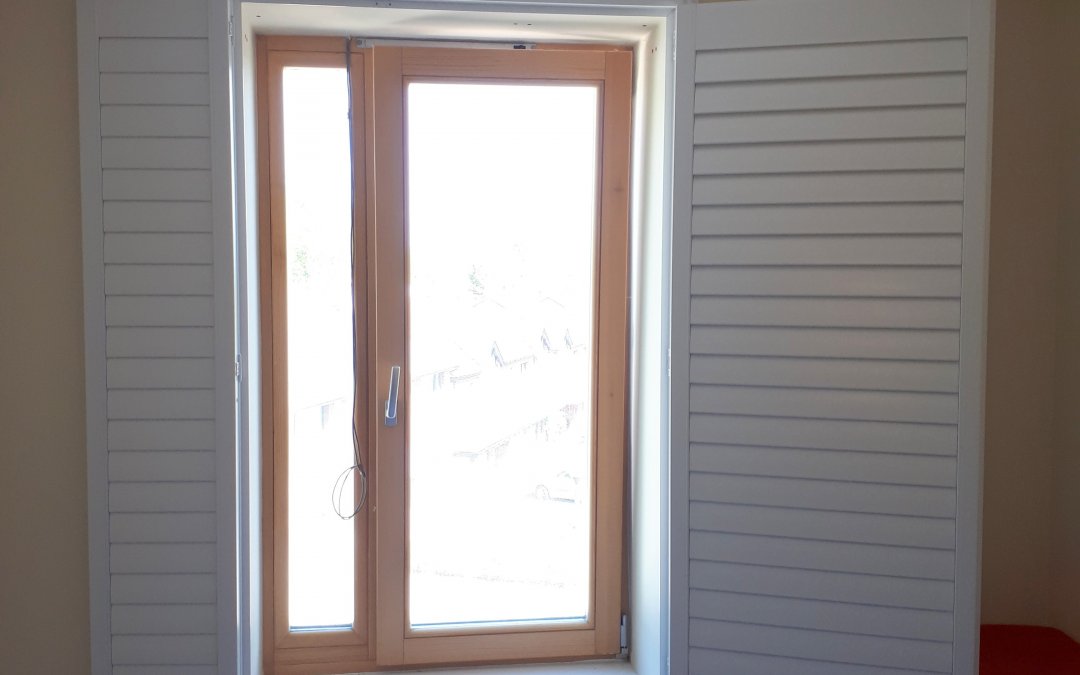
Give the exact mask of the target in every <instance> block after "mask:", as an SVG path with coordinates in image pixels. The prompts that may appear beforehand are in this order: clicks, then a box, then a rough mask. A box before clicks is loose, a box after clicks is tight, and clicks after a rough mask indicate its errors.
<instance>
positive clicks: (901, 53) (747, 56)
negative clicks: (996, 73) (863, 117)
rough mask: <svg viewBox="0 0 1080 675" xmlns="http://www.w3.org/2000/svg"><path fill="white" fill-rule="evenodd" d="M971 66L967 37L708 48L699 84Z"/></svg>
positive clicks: (698, 74)
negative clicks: (959, 38) (763, 47)
mask: <svg viewBox="0 0 1080 675" xmlns="http://www.w3.org/2000/svg"><path fill="white" fill-rule="evenodd" d="M966 65H967V44H966V42H965V41H964V40H905V41H902V42H901V41H897V42H878V43H872V42H868V43H861V44H829V45H812V46H806V47H782V48H779V49H739V50H715V51H703V52H699V53H698V55H697V68H696V71H695V72H696V79H697V81H698V83H703V82H731V81H740V80H773V79H791V78H798V77H851V76H857V75H889V74H896V75H903V74H907V73H942V72H956V71H962V70H964V68H965V67H966ZM698 91H700V88H699V89H698Z"/></svg>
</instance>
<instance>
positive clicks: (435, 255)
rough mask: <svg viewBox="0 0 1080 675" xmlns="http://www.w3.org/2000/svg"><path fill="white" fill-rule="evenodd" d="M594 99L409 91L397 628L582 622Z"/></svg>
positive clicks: (573, 91) (573, 89)
mask: <svg viewBox="0 0 1080 675" xmlns="http://www.w3.org/2000/svg"><path fill="white" fill-rule="evenodd" d="M597 91H598V90H597V88H596V87H594V86H580V85H566V86H562V85H547V86H532V85H528V86H527V85H511V84H494V85H492V84H461V83H412V84H410V85H409V86H408V90H407V134H408V178H407V182H408V194H409V197H408V213H409V221H408V266H409V291H408V299H409V324H408V325H409V344H408V359H409V360H408V366H409V378H410V379H409V404H410V409H409V411H407V413H406V420H407V425H408V443H409V450H408V471H409V474H408V476H409V477H408V500H409V522H408V528H409V530H408V541H409V567H410V569H409V621H410V623H411V625H412V626H414V627H435V626H441V627H445V626H447V625H453V624H458V625H460V624H476V623H495V622H500V623H502V622H537V621H545V620H547V621H558V620H561V621H575V620H576V621H583V620H585V619H586V618H587V615H588V610H589V590H590V584H589V578H590V545H589V543H590V539H589V537H590V511H591V493H592V490H591V487H590V485H591V477H590V471H591V457H592V452H591V447H592V443H591V434H592V424H591V419H592V362H593V330H594V329H593V321H592V316H593V304H594V295H595V294H594V281H593V279H594V254H595V239H596V210H597V206H596V187H597V166H596V161H597V160H596V157H597Z"/></svg>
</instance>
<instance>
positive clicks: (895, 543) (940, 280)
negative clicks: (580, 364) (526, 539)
mask: <svg viewBox="0 0 1080 675" xmlns="http://www.w3.org/2000/svg"><path fill="white" fill-rule="evenodd" d="M969 13H970V12H969V3H968V2H967V1H966V0H964V1H960V0H799V1H796V0H742V1H736V2H722V3H716V4H710V5H702V6H699V7H697V8H696V9H695V15H694V24H693V26H692V27H691V28H690V32H691V33H692V34H693V45H694V46H693V65H692V69H693V77H692V79H693V87H692V88H693V94H692V134H691V135H692V150H691V149H690V148H689V147H686V148H684V150H685V151H686V152H691V153H692V157H690V158H687V157H683V158H682V160H681V161H683V162H684V163H687V164H690V165H691V166H690V168H688V169H687V170H686V171H687V174H688V175H689V176H690V177H691V180H692V186H691V187H690V190H689V191H688V194H689V195H690V199H691V201H692V204H691V205H690V207H689V208H685V209H683V214H684V216H685V217H686V218H688V219H689V221H690V222H689V223H688V224H684V225H682V226H681V229H679V228H680V225H679V224H678V223H677V224H676V228H677V229H676V233H677V234H676V237H677V238H678V237H679V234H678V233H679V232H682V236H683V237H684V238H685V239H687V240H688V241H686V240H684V241H683V242H682V243H683V244H684V245H685V246H686V249H685V250H687V256H688V263H689V278H688V279H687V280H685V282H684V287H683V288H684V293H685V295H683V296H682V297H681V298H680V297H676V298H675V299H674V300H675V302H676V306H678V305H679V304H680V303H681V306H682V307H683V312H684V315H685V316H684V318H683V320H684V321H685V324H683V329H684V330H685V331H686V333H685V339H686V343H687V344H686V349H687V350H688V353H686V354H685V356H686V358H687V359H688V368H687V370H686V371H685V372H686V381H685V383H684V386H685V387H686V388H687V389H688V391H686V390H684V391H682V392H681V393H680V394H678V396H681V397H683V399H682V400H684V401H685V403H686V406H687V410H686V414H687V418H686V422H685V424H686V425H687V426H686V434H687V438H686V441H687V444H688V448H687V449H686V450H684V451H685V452H687V453H688V454H687V462H688V466H687V469H688V471H689V475H688V476H687V478H688V483H687V487H686V490H687V493H686V494H687V498H688V504H687V505H686V508H688V511H687V512H686V514H687V519H688V524H689V534H688V538H687V540H686V546H687V548H688V556H689V561H688V563H689V571H688V574H689V579H688V581H689V589H690V590H689V595H688V597H687V598H686V602H687V605H688V606H687V612H688V617H687V623H686V624H685V626H686V636H687V640H688V645H689V654H688V658H687V661H686V663H687V665H688V668H689V671H690V672H691V673H699V674H702V675H706V674H719V673H724V674H731V675H780V674H790V673H799V674H801V675H815V674H818V673H821V674H823V675H824V674H828V675H845V674H850V675H856V674H857V675H914V674H915V673H952V672H954V666H955V663H958V662H960V663H962V662H964V661H963V658H961V659H960V660H959V661H958V660H957V655H956V654H955V645H956V641H957V635H958V633H964V634H970V632H971V631H972V629H973V627H972V626H970V625H966V624H961V623H958V622H959V621H961V620H962V621H964V622H967V623H970V621H969V619H970V617H971V616H973V614H972V613H971V612H970V611H967V610H965V611H962V612H961V611H957V610H956V603H957V579H958V558H957V534H958V480H959V478H958V476H959V472H958V460H959V459H960V455H959V452H958V447H959V430H960V415H961V391H962V389H961V379H960V373H961V344H962V339H961V338H962V335H961V302H962V301H965V302H966V301H967V298H966V297H965V296H964V286H963V284H962V279H963V278H964V276H963V274H964V268H963V264H964V259H963V254H964V245H965V243H966V242H965V236H967V231H966V229H965V222H966V220H965V216H966V215H967V214H966V213H965V209H966V208H967V205H966V204H965V199H968V198H969V197H968V195H969V194H970V193H968V192H966V191H965V189H966V187H969V186H966V184H965V181H966V180H968V176H967V173H966V172H967V169H968V166H967V163H968V160H969V153H968V150H969V147H968V142H969V140H968V138H967V133H968V120H969V118H970V115H971V110H970V109H969V105H971V104H970V102H969V101H968V92H969V90H970V82H969V81H968V77H969V72H968V70H969V50H970V44H969V39H968V38H969ZM684 101H685V99H684ZM684 104H687V105H690V104H689V103H688V102H686V103H684ZM982 104H983V103H982V101H979V105H982ZM686 119H687V120H688V121H689V120H690V116H687V117H686ZM688 145H689V144H688ZM677 152H678V151H677ZM676 161H677V162H679V161H680V160H679V158H678V157H677V159H676ZM982 175H983V174H982V173H981V171H976V172H975V178H976V179H980V177H981V176H982ZM979 227H981V225H980V226H979ZM677 243H678V242H677ZM973 245H975V246H981V243H980V238H979V237H977V236H976V237H975V238H974V240H973ZM980 264H981V262H980ZM676 274H678V272H676ZM676 288H677V289H678V285H677V284H676ZM973 302H979V298H977V297H976V298H974V299H973ZM676 320H678V315H676ZM676 386H678V381H677V380H676ZM965 395H966V394H965ZM677 451H678V449H676V452H677ZM963 524H964V525H965V526H968V527H971V526H972V525H973V523H970V522H967V521H964V523H963ZM966 561H967V558H965V559H964V564H965V565H966V564H967V562H966ZM974 573H975V570H974V569H973V568H971V569H966V570H964V571H963V572H962V573H961V574H971V575H974ZM965 598H967V596H966V595H965ZM965 602H966V600H965ZM678 648H679V647H678V645H673V649H678ZM957 672H959V671H957Z"/></svg>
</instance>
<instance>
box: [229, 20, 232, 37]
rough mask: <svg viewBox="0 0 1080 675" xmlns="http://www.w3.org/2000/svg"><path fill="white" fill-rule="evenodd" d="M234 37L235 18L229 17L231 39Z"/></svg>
mask: <svg viewBox="0 0 1080 675" xmlns="http://www.w3.org/2000/svg"><path fill="white" fill-rule="evenodd" d="M232 36H233V18H232V17H231V16H230V17H229V37H230V38H232Z"/></svg>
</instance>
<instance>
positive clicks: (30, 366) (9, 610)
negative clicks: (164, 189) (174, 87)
mask: <svg viewBox="0 0 1080 675" xmlns="http://www.w3.org/2000/svg"><path fill="white" fill-rule="evenodd" d="M0 26H3V37H2V38H0V541H3V544H2V545H0V664H3V665H2V666H0V670H3V671H4V672H6V673H63V674H64V675H79V673H88V672H89V671H90V665H89V661H90V657H89V649H90V643H89V614H88V613H89V609H88V601H87V543H86V449H85V433H84V427H85V415H84V402H83V351H82V350H83V339H82V335H83V324H82V256H81V252H80V251H81V238H82V228H81V223H80V222H79V155H78V132H77V112H76V101H77V99H76V84H75V83H76V77H75V3H74V2H73V0H3V2H0Z"/></svg>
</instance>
